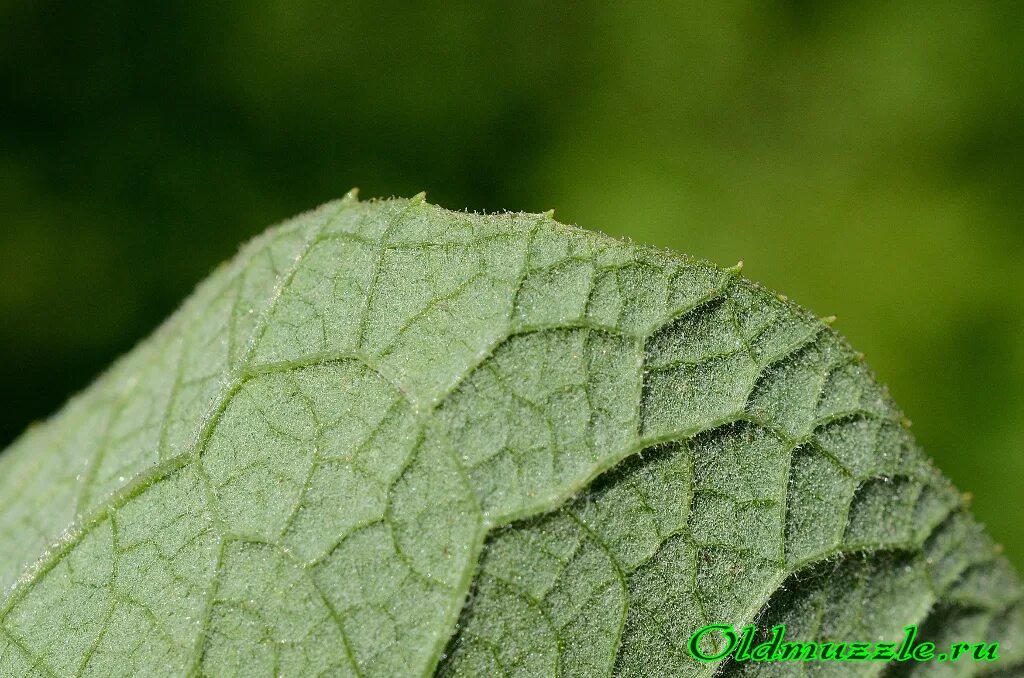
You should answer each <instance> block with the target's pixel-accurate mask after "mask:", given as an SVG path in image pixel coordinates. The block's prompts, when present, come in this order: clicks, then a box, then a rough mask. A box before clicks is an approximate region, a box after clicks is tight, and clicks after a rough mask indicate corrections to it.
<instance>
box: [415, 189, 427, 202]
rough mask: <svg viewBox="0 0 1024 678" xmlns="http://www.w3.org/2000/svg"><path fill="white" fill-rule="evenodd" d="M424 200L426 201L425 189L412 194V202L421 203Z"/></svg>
mask: <svg viewBox="0 0 1024 678" xmlns="http://www.w3.org/2000/svg"><path fill="white" fill-rule="evenodd" d="M426 201H427V192H426V191H420V192H419V193H417V194H416V195H414V196H413V197H412V202H414V203H422V202H426Z"/></svg>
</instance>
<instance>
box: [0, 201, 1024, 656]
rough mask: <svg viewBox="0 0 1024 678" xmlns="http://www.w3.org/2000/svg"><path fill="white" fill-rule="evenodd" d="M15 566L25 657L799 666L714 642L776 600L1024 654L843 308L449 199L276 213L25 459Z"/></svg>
mask: <svg viewBox="0 0 1024 678" xmlns="http://www.w3.org/2000/svg"><path fill="white" fill-rule="evenodd" d="M0 584H3V585H4V587H5V588H7V587H8V586H10V585H11V584H13V588H11V589H10V591H9V593H8V594H6V596H5V597H4V598H3V600H2V602H0V674H2V675H7V674H11V675H22V674H35V675H121V674H132V673H136V674H145V675H160V674H166V675H211V676H222V675H247V676H248V675H365V676H376V675H381V676H390V675H424V674H429V673H431V672H433V671H435V669H437V670H439V671H440V672H441V673H444V674H454V675H480V674H484V673H504V674H516V675H547V674H552V675H554V674H558V675H580V676H591V675H610V674H617V675H706V674H707V673H709V672H711V671H714V670H716V669H720V670H722V671H724V672H726V673H744V672H750V671H754V672H756V671H758V670H762V671H768V672H779V671H782V670H785V668H786V667H782V666H781V665H757V666H755V665H753V664H743V665H740V664H728V665H726V666H724V667H718V666H716V665H715V664H700V663H697V662H695V661H694V660H693V659H692V658H691V657H689V655H688V654H687V653H686V652H685V646H686V643H687V640H688V638H689V636H690V634H691V633H692V632H693V631H694V630H696V629H697V628H699V627H700V626H702V625H704V624H706V623H712V622H724V623H730V624H734V625H735V626H737V628H738V627H741V626H743V625H744V624H747V623H751V622H752V621H754V620H761V621H762V622H764V623H769V624H770V623H776V622H778V621H784V622H786V623H787V624H789V626H790V628H791V629H793V633H795V634H798V637H799V639H801V640H814V639H816V638H819V637H822V638H849V639H862V638H868V639H872V640H875V639H879V638H893V639H895V638H897V637H898V634H899V632H900V630H901V629H902V627H903V626H905V625H907V624H914V623H919V624H921V625H922V629H923V630H924V632H926V633H928V634H931V635H932V636H933V637H935V638H936V639H940V640H941V641H942V642H948V641H950V640H969V641H974V642H980V641H991V640H998V641H1000V642H1001V643H1002V645H1001V655H1002V657H1003V658H1002V660H1001V662H1000V664H999V665H997V666H998V667H1010V666H1015V665H1019V664H1020V662H1021V661H1022V660H1024V648H1022V647H1021V643H1022V641H1024V617H1022V615H1024V612H1022V610H1024V607H1022V605H1021V603H1020V599H1021V585H1020V582H1019V580H1018V578H1017V575H1016V574H1015V573H1014V572H1013V571H1012V569H1011V568H1010V567H1009V565H1008V564H1007V563H1006V561H1005V559H1003V558H1002V557H1001V556H999V555H998V554H997V553H996V549H995V548H994V547H993V545H992V544H991V542H990V541H989V540H988V539H987V537H985V535H984V534H983V532H982V531H981V530H980V528H979V527H978V526H977V524H976V523H975V522H974V521H973V519H971V518H970V516H969V514H968V513H967V511H966V509H965V508H964V506H963V504H962V501H961V498H960V496H959V495H958V493H957V492H956V491H955V490H954V489H953V488H952V487H951V486H950V485H949V483H948V482H946V481H945V480H944V479H943V478H942V477H941V476H940V475H939V474H938V473H937V472H936V471H935V470H934V469H933V468H932V467H931V465H930V463H929V462H928V460H927V459H926V458H925V457H924V456H923V454H922V453H921V452H920V451H919V449H918V448H917V447H916V445H915V444H914V442H913V439H912V437H911V436H910V434H909V433H908V432H907V430H906V428H905V426H904V424H903V419H902V417H901V415H900V413H899V412H898V411H897V410H896V408H895V407H894V405H893V404H892V403H891V402H890V400H889V398H888V396H887V395H886V394H885V392H884V390H882V389H881V388H880V387H878V386H877V385H876V383H875V382H874V380H873V378H872V376H871V375H870V373H869V371H868V370H867V368H866V367H865V366H864V364H863V362H862V360H861V358H860V357H859V356H858V355H857V354H856V353H854V352H853V351H852V350H850V348H849V347H848V346H847V345H846V344H845V342H843V341H842V340H841V339H840V338H839V337H838V336H837V335H836V334H835V333H834V332H833V331H832V330H831V329H829V328H827V327H826V326H825V325H824V324H822V323H821V322H819V321H818V320H816V319H815V318H813V317H811V316H809V315H808V314H807V313H806V312H804V311H802V310H800V309H799V308H797V307H795V306H793V305H792V304H789V303H788V302H785V301H783V300H781V299H779V298H777V297H776V296H774V295H772V294H770V293H768V292H766V291H764V290H762V289H760V288H759V287H757V286H756V285H753V284H751V283H749V282H747V281H744V280H743V279H741V278H739V276H738V271H737V270H734V269H720V268H717V267H715V266H712V265H710V264H707V263H704V262H700V261H694V260H690V259H687V258H685V257H682V256H679V255H675V254H672V253H667V252H661V251H655V250H652V249H648V248H644V247H638V246H634V245H631V244H626V243H622V242H619V241H616V240H613V239H610V238H607V237H604V236H601V235H598V234H595V233H591V232H587V231H582V230H579V229H575V228H571V227H566V226H562V225H560V224H557V223H556V222H554V221H553V220H552V219H551V218H550V217H548V216H544V215H527V214H514V215H513V214H509V215H494V216H480V215H467V214H457V213H452V212H447V211H445V210H442V209H439V208H436V207H433V206H431V205H428V204H427V203H425V202H424V201H423V199H422V198H421V197H417V198H414V199H413V200H390V201H382V202H358V201H356V200H355V198H354V196H349V197H348V198H346V199H345V200H343V201H338V202H335V203H330V204H328V205H325V206H323V207H321V208H319V209H318V210H315V211H313V212H311V213H308V214H306V215H302V216H300V217H297V218H296V219H294V220H292V221H289V222H287V223H285V224H283V225H281V226H278V227H276V228H274V229H272V230H271V231H268V232H267V233H266V234H264V235H263V236H261V237H260V238H257V239H256V240H254V241H253V242H251V243H249V244H248V245H247V246H246V247H245V248H244V249H243V250H242V251H241V252H240V254H239V255H238V256H237V257H236V258H235V259H234V260H233V261H232V262H230V263H229V264H227V265H225V266H224V267H222V268H221V269H220V270H218V271H217V272H216V273H214V274H213V275H212V276H211V277H210V279H208V280H207V281H206V282H205V283H203V284H202V285H201V286H200V287H199V289H198V290H197V291H196V293H195V294H194V295H193V297H192V298H191V299H189V300H188V301H187V302H186V303H185V305H184V306H183V307H182V309H181V310H180V311H179V312H177V313H176V314H175V315H174V316H172V317H171V318H170V319H169V320H168V321H167V323H165V325H164V326H162V327H161V328H160V329H158V330H157V331H156V332H155V333H154V335H153V336H152V337H150V338H149V339H147V340H146V341H145V342H143V343H142V344H141V345H140V346H139V347H138V348H136V349H135V350H134V351H133V352H131V353H130V354H129V355H128V356H126V357H125V358H123V359H122V360H120V361H119V362H118V363H117V364H116V365H115V366H114V367H113V368H112V369H111V370H110V371H109V372H108V373H107V374H105V375H103V376H102V377H101V378H100V379H99V380H97V382H96V383H95V384H94V385H93V386H91V387H90V388H89V389H87V390H86V391H85V392H84V393H82V394H81V395H79V396H77V397H76V398H74V399H73V400H72V401H71V402H70V403H69V404H68V405H67V406H66V407H65V408H64V409H63V410H62V411H61V412H60V413H58V414H57V415H55V416H54V418H52V419H51V420H50V421H48V422H46V423H45V424H41V425H38V426H36V427H34V428H32V429H31V430H30V431H28V432H27V433H26V434H25V435H24V436H23V437H22V438H21V439H20V440H18V441H17V442H16V443H15V444H14V445H13V446H12V447H11V448H10V449H9V450H7V451H6V452H4V453H3V455H2V456H0ZM986 667H987V668H992V667H991V666H988V665H985V664H980V663H979V664H961V665H958V670H961V671H963V672H970V671H973V670H981V669H983V668H986ZM883 668H884V666H883V665H881V664H866V665H863V666H861V667H858V670H862V671H863V672H864V673H868V674H874V673H878V672H879V671H881V670H882V669H883ZM919 668H921V669H927V668H928V666H927V665H922V666H921V667H919Z"/></svg>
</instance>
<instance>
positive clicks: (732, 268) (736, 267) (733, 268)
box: [725, 259, 743, 274]
mask: <svg viewBox="0 0 1024 678" xmlns="http://www.w3.org/2000/svg"><path fill="white" fill-rule="evenodd" d="M725 270H727V271H729V272H730V273H734V274H738V273H739V272H740V271H742V270H743V260H742V259H740V260H739V261H737V262H736V263H735V264H733V265H732V266H730V267H729V268H727V269H725Z"/></svg>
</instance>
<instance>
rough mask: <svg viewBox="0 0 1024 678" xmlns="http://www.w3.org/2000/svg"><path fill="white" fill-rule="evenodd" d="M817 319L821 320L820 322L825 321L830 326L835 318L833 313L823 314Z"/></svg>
mask: <svg viewBox="0 0 1024 678" xmlns="http://www.w3.org/2000/svg"><path fill="white" fill-rule="evenodd" d="M819 320H821V322H823V323H825V324H826V325H829V326H831V325H832V324H833V323H835V321H836V320H837V318H836V316H834V315H826V316H823V317H821V318H819Z"/></svg>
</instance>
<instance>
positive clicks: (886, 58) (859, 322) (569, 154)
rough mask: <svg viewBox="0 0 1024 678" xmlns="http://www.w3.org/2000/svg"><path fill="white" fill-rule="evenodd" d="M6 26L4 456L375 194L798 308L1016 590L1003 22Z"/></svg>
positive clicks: (903, 13) (1012, 137)
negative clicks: (339, 201)
mask: <svg viewBox="0 0 1024 678" xmlns="http://www.w3.org/2000/svg"><path fill="white" fill-rule="evenodd" d="M707 5H708V6H707V7H701V6H698V5H696V4H694V5H693V6H685V5H682V4H678V3H664V4H663V5H662V6H660V7H654V8H651V7H645V8H643V9H641V8H639V7H637V6H633V5H627V4H622V3H602V4H592V5H588V6H580V5H574V6H572V7H568V6H564V7H559V6H556V5H554V4H552V3H535V4H532V5H529V6H525V5H523V6H519V7H517V9H516V10H515V11H512V10H510V9H507V8H502V7H499V6H498V5H491V4H488V3H463V4H459V3H455V4H452V3H448V4H447V5H446V6H445V7H444V9H443V11H433V10H431V11H428V10H425V9H423V8H421V7H417V6H412V5H410V6H405V7H401V6H396V5H392V7H391V8H390V9H389V10H388V11H386V12H385V11H382V9H381V8H380V7H379V6H374V5H371V4H370V3H366V4H365V5H362V6H357V5H348V4H343V3H333V2H326V1H314V0H291V1H289V2H280V1H278V2H266V1H264V2H256V1H251V2H245V3H242V2H227V3H196V4H194V5H192V6H188V7H186V6H185V5H184V4H181V5H175V4H162V3H128V2H122V1H119V2H109V3H104V4H99V3H84V4H78V5H77V6H74V7H72V6H70V5H65V4H64V3H56V2H45V1H40V2H33V3H3V4H2V5H0V27H2V29H3V35H4V40H3V41H0V85H2V86H0V110H2V111H3V115H2V120H3V122H2V128H0V129H2V134H0V201H2V205H3V210H4V222H3V227H2V229H0V252H2V254H3V266H0V350H2V351H3V355H4V360H3V361H2V368H0V383H3V385H4V389H5V391H6V392H7V393H17V394H19V395H18V397H17V398H7V399H5V401H4V402H5V407H4V408H3V411H2V413H0V444H5V443H6V442H7V441H9V440H10V439H11V438H13V437H14V435H15V434H16V433H17V432H18V431H19V430H21V429H22V428H23V427H24V426H25V425H26V424H27V423H28V422H29V421H31V420H33V419H37V418H40V417H42V416H45V415H46V414H48V413H49V412H51V411H52V410H54V409H55V408H56V407H57V406H58V405H59V404H60V403H61V401H62V400H63V399H64V397H65V396H66V395H67V394H68V393H70V392H72V391H74V390H76V389H78V388H80V387H81V386H83V385H85V384H86V383H87V382H88V381H90V380H91V378H92V376H93V375H94V374H95V372H96V371H98V370H99V369H101V368H102V367H103V366H104V365H106V364H107V363H108V362H109V361H110V359H111V358H112V357H113V356H114V355H116V354H118V353H121V352H123V351H124V350H126V349H127V348H129V347H130V346H131V345H132V344H133V343H134V342H135V341H137V340H138V339H139V338H141V337H142V336H143V335H144V334H146V333H147V332H148V331H149V330H150V329H151V328H152V326H153V325H154V324H155V323H156V322H158V321H159V320H160V319H161V318H163V317H164V316H166V315H167V313H168V312H169V311H170V310H171V309H172V308H174V307H175V306H176V305H177V304H178V302H179V301H180V300H181V299H182V298H183V297H184V296H185V294H186V293H187V292H188V290H189V289H190V288H191V286H192V285H193V284H194V283H195V281H197V280H199V279H201V278H202V277H204V275H205V274H206V273H207V272H208V271H209V270H210V269H211V268H212V267H213V266H214V265H216V264H217V263H218V262H220V261H222V260H224V259H225V258H227V257H228V256H230V255H231V254H232V252H233V250H234V247H235V245H236V243H237V242H238V241H239V240H240V239H241V238H244V237H246V236H247V235H250V234H254V233H256V232H257V231H258V230H259V229H261V228H262V227H263V226H264V225H265V224H266V223H267V222H268V221H270V220H274V219H279V218H283V217H285V216H288V215H290V214H292V213H294V212H297V211H299V210H301V209H305V208H306V207H308V206H309V205H311V204H314V203H316V202H318V201H324V200H327V199H329V198H333V197H336V196H337V195H340V194H341V193H343V192H344V191H345V190H347V189H348V188H349V187H350V186H353V185H359V186H360V187H361V188H362V191H363V194H364V195H387V194H403V195H411V194H412V193H415V192H416V191H419V190H421V189H426V190H428V191H429V194H430V198H431V200H432V201H434V202H437V203H440V204H442V205H446V206H449V207H453V208H461V207H469V208H472V209H489V210H496V209H501V208H506V207H507V208H515V209H528V210H542V209H547V208H552V207H553V208H556V209H557V214H558V217H559V218H560V219H561V220H563V221H575V222H577V223H580V224H582V225H586V226H589V227H594V228H601V229H604V230H607V231H609V232H612V233H613V234H616V235H629V236H631V237H633V238H635V239H637V240H642V241H646V242H650V243H654V244H660V245H667V246H671V247H674V248H676V249H680V250H683V251H686V252H689V253H692V254H694V255H697V256H702V257H708V258H711V259H713V260H716V261H719V262H721V263H732V262H733V261H735V260H736V259H739V258H743V259H745V260H746V263H747V267H748V268H747V269H746V272H748V273H750V275H751V276H752V277H754V278H756V279H758V280H761V281H764V282H766V283H768V284H770V285H772V286H774V287H776V288H778V289H783V290H785V291H786V292H788V293H790V294H791V295H792V296H794V298H796V299H797V300H798V301H800V302H801V303H803V304H805V305H807V306H809V307H811V308H813V309H815V310H816V311H817V312H819V313H820V314H822V315H827V314H832V313H835V314H837V315H839V316H840V320H839V328H840V329H841V330H842V331H843V333H844V334H846V335H847V336H848V337H849V338H850V340H851V341H852V343H853V344H854V345H856V346H857V347H858V348H860V349H862V350H864V351H865V352H866V353H867V355H868V360H869V362H870V363H871V364H872V365H873V366H874V367H875V369H876V370H877V371H878V373H879V375H880V377H881V379H882V380H883V381H885V382H887V383H888V384H890V386H891V388H892V390H893V392H894V394H895V396H896V398H897V400H898V402H900V404H901V405H902V406H903V407H904V408H906V410H907V412H908V414H909V415H910V416H911V418H912V419H914V421H915V426H914V432H915V434H916V436H917V437H918V439H919V440H920V441H921V442H922V443H923V445H924V447H925V448H926V449H927V450H928V451H929V452H930V453H931V454H932V455H933V456H934V457H935V458H936V459H937V461H938V463H939V465H940V466H941V467H942V468H943V470H944V471H946V472H947V473H948V474H949V475H950V476H952V478H953V479H954V480H955V481H956V482H957V484H958V485H959V486H960V487H961V488H962V489H965V490H968V491H972V492H973V493H974V494H975V495H976V497H977V498H976V500H975V506H974V508H975V512H976V513H977V515H978V516H979V517H980V518H981V519H982V520H983V521H985V522H987V523H988V524H989V525H990V528H991V532H992V534H993V535H994V536H995V538H996V539H998V540H1001V541H1003V542H1004V543H1005V544H1006V547H1007V550H1008V552H1009V553H1010V555H1011V557H1012V558H1014V559H1015V560H1016V562H1017V563H1018V564H1019V563H1021V562H1024V521H1022V520H1021V515H1020V511H1019V510H1018V509H1016V508H1015V507H1016V506H1017V505H1018V504H1019V503H1020V497H1021V488H1022V487H1024V318H1022V316H1021V313H1020V310H1021V309H1022V308H1024V282H1022V280H1024V256H1022V255H1024V228H1022V223H1024V219H1022V217H1024V202H1022V197H1021V196H1022V195H1024V194H1022V193H1021V192H1020V191H1019V190H1018V186H1019V185H1020V184H1021V182H1022V180H1024V163H1022V162H1021V158H1022V157H1024V125H1022V124H1021V123H1022V122H1024V67H1022V66H1021V65H1020V64H1022V63H1024V43H1021V41H1020V39H1019V38H1020V36H1021V35H1022V34H1024V18H1022V17H1021V15H1020V12H1019V8H1017V7H1016V6H1014V5H1013V4H1011V3H1005V4H989V3H970V4H964V3H960V4H958V3H945V4H943V3H924V2H920V3H910V4H907V3H900V4H898V5H895V4H890V3H880V2H861V3H854V4H852V5H846V6H844V7H843V8H833V9H828V10H824V9H822V8H820V7H818V6H817V5H812V4H810V3H806V4H805V3H799V2H791V3H780V4H777V5H775V6H772V7H768V6H767V5H758V6H755V5H754V4H753V3H749V4H748V3H727V2H722V3H707Z"/></svg>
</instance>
